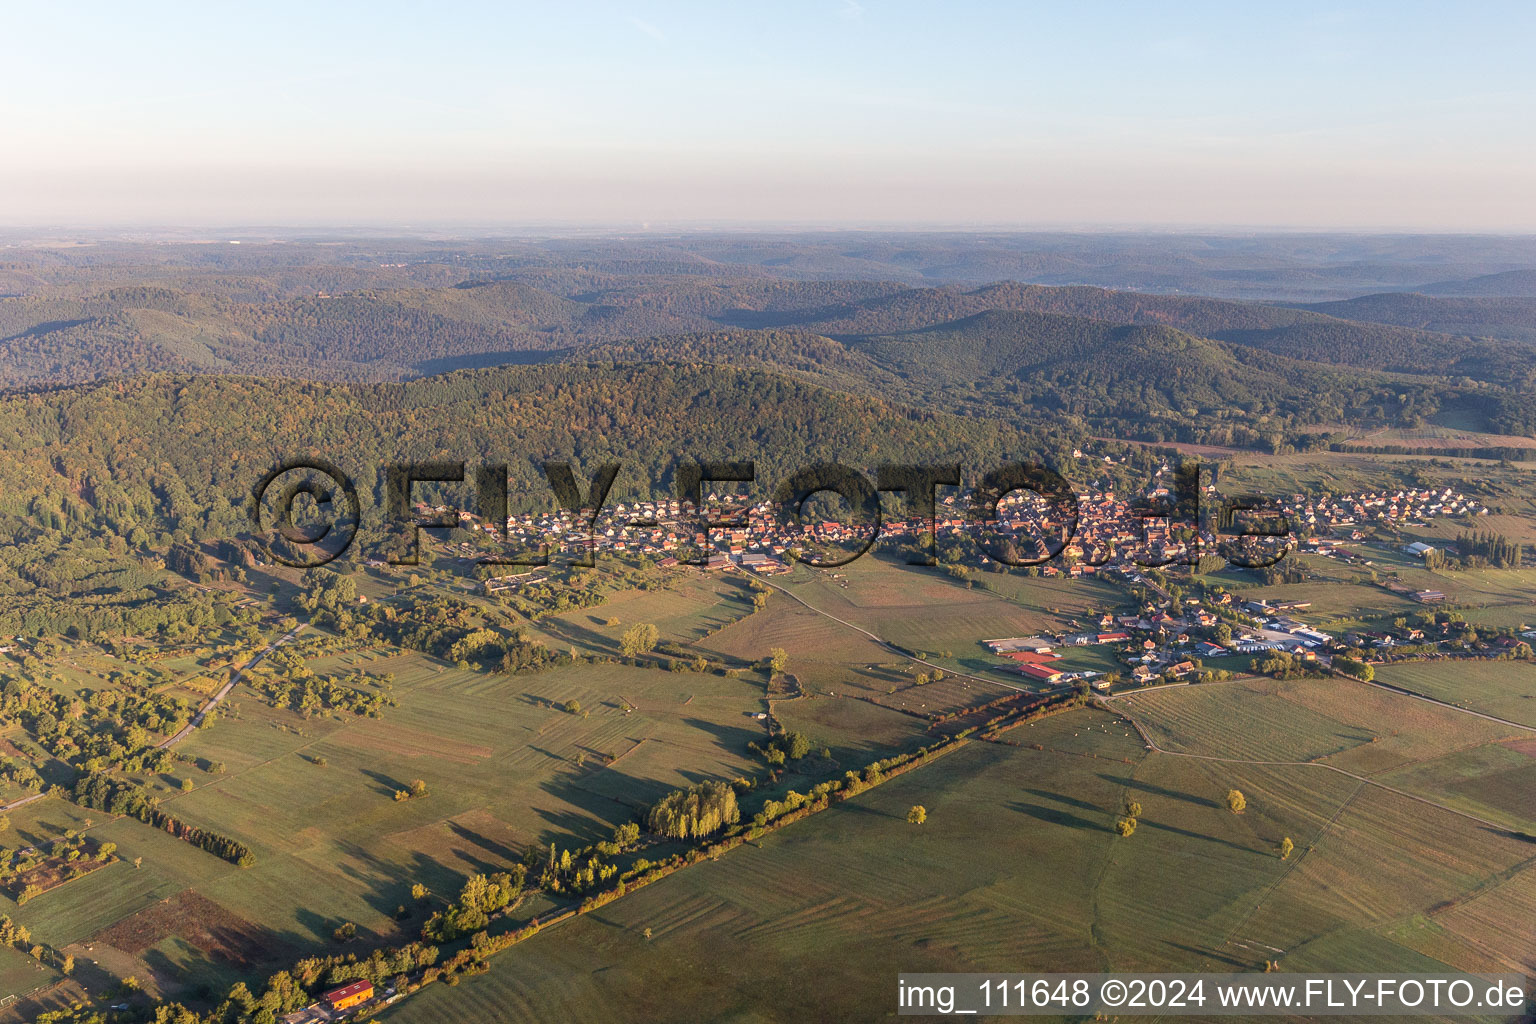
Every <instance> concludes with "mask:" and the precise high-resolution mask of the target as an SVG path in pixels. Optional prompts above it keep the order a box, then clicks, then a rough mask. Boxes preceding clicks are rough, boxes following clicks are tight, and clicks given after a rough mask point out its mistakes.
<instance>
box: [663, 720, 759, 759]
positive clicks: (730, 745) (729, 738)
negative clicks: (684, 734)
mask: <svg viewBox="0 0 1536 1024" xmlns="http://www.w3.org/2000/svg"><path fill="white" fill-rule="evenodd" d="M683 724H684V725H686V726H687V727H688V728H690V729H696V730H698V731H699V732H702V733H705V734H706V735H709V736H713V737H714V738H715V740H716V742H718V743H719V744H720V746H721V747H723V748H724V749H726V750H729V751H731V752H732V753H735V754H743V755H744V754H746V752H747V744H748V743H752V742H755V741H760V740H762V739H763V729H762V726H757V727H756V728H751V729H747V728H743V727H741V726H739V725H729V724H726V723H723V722H710V721H706V720H704V719H702V718H685V719H683Z"/></svg>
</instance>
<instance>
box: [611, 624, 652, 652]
mask: <svg viewBox="0 0 1536 1024" xmlns="http://www.w3.org/2000/svg"><path fill="white" fill-rule="evenodd" d="M660 639H661V633H660V632H659V631H658V630H657V629H656V627H655V626H653V625H651V624H650V623H649V622H637V623H635V624H634V625H633V626H630V627H629V628H628V629H626V630H625V631H624V635H623V636H622V637H620V638H619V652H620V653H621V654H623V655H624V657H626V658H638V657H639V656H640V655H642V654H647V653H649V652H650V651H653V650H655V649H656V644H657V642H658V641H659V640H660Z"/></svg>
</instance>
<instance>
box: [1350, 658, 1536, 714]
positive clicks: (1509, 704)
mask: <svg viewBox="0 0 1536 1024" xmlns="http://www.w3.org/2000/svg"><path fill="white" fill-rule="evenodd" d="M1376 678H1377V679H1378V680H1380V681H1381V682H1383V683H1390V684H1391V685H1393V686H1401V687H1402V688H1403V689H1405V690H1412V691H1413V692H1414V693H1422V694H1424V695H1425V696H1426V697H1433V698H1434V699H1436V700H1440V701H1445V702H1446V703H1447V704H1454V705H1456V706H1457V707H1461V708H1469V709H1471V710H1473V711H1481V712H1483V713H1484V714H1488V715H1493V716H1494V717H1496V718H1504V719H1507V720H1509V721H1511V722H1519V723H1520V724H1521V725H1528V726H1531V727H1533V728H1536V665H1532V664H1531V663H1530V662H1524V661H1484V660H1479V661H1452V662H1447V661H1423V662H1406V663H1403V664H1398V665H1382V666H1380V667H1378V668H1377V670H1376Z"/></svg>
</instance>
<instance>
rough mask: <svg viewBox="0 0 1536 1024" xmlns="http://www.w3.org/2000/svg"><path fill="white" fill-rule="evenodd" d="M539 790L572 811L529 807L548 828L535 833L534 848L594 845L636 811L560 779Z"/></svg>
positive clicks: (614, 800)
mask: <svg viewBox="0 0 1536 1024" xmlns="http://www.w3.org/2000/svg"><path fill="white" fill-rule="evenodd" d="M539 788H540V789H542V790H543V791H544V792H546V793H548V794H550V795H551V796H553V797H555V798H556V799H557V800H559V801H560V802H562V803H565V804H569V805H570V806H571V807H572V808H575V809H574V810H557V809H554V808H548V807H530V808H529V810H531V811H533V812H534V813H535V814H537V815H538V816H539V817H540V818H542V819H544V821H545V822H547V823H548V825H549V827H548V828H546V829H544V830H542V831H540V832H539V838H538V844H539V846H540V847H547V846H548V845H549V844H550V843H557V844H559V845H562V846H570V845H580V844H582V843H595V842H597V841H599V840H602V839H607V838H608V835H609V833H610V832H611V831H612V829H613V826H614V825H616V824H621V823H622V822H625V821H629V820H630V819H632V818H633V817H634V816H635V814H636V813H637V811H638V810H639V808H637V807H633V806H630V805H629V804H627V803H625V802H623V801H620V800H616V799H614V798H612V797H607V796H603V795H602V794H600V793H594V792H592V791H591V790H588V789H584V788H582V787H581V786H578V785H576V784H574V783H573V782H569V781H566V780H564V779H559V778H555V779H548V780H546V781H544V782H541V783H539Z"/></svg>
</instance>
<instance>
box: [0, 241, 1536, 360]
mask: <svg viewBox="0 0 1536 1024" xmlns="http://www.w3.org/2000/svg"><path fill="white" fill-rule="evenodd" d="M623 266H624V264H623V263H622V261H620V262H618V263H615V262H614V261H613V260H596V261H592V262H591V263H590V264H589V263H585V262H580V263H574V264H573V265H571V266H565V267H550V266H515V265H506V264H505V263H503V262H496V263H486V262H483V261H446V262H445V263H444V264H443V265H435V264H427V263H423V264H416V265H412V266H410V267H398V268H395V269H390V270H386V269H379V268H375V269H373V270H368V271H364V270H362V269H357V268H338V267H314V268H300V267H295V266H289V265H278V266H274V267H272V268H270V269H269V273H270V279H267V278H263V277H262V275H261V274H260V273H258V272H257V271H255V270H252V269H251V268H249V267H245V266H243V265H242V272H241V273H239V274H228V273H219V274H213V275H207V276H203V277H199V276H198V275H196V274H194V273H192V272H191V271H190V270H189V269H188V268H180V267H176V268H170V269H158V268H157V269H155V271H154V273H153V274H151V273H150V271H149V270H145V273H146V275H147V276H152V277H153V278H154V279H153V280H146V281H142V282H139V283H128V282H126V281H125V280H123V278H124V277H125V276H127V275H128V271H127V270H125V269H123V268H115V267H110V266H109V267H102V268H94V267H93V268H86V269H80V270H77V271H75V272H74V273H73V276H71V277H70V278H69V283H68V284H67V285H50V284H49V282H48V280H47V279H46V278H45V277H42V276H40V275H38V274H33V275H23V274H21V273H20V272H19V271H12V272H10V276H9V278H8V279H10V280H13V284H14V286H15V287H16V288H17V289H18V292H17V293H16V294H12V295H9V296H0V380H3V382H4V383H5V384H8V385H10V386H13V387H15V386H28V385H40V384H57V383H74V382H79V381H85V380H94V379H103V378H110V377H117V376H127V375H133V374H138V373H157V372H181V373H213V374H260V375H273V376H287V377H304V378H309V379H314V380H334V381H380V380H403V379H409V378H411V377H415V376H421V375H425V374H433V373H441V372H445V371H450V370H454V369H461V368H466V367H476V366H491V365H499V364H504V363H528V362H541V361H552V360H563V359H567V358H569V357H570V356H572V355H573V354H579V353H580V352H582V351H583V350H585V349H589V348H593V347H605V346H612V351H613V352H616V353H617V352H619V351H620V349H624V348H627V349H628V352H627V353H626V354H625V355H624V358H627V359H634V358H637V357H638V355H639V354H640V353H646V352H648V353H653V354H654V353H656V352H659V351H661V350H662V349H663V348H665V346H663V345H660V344H659V343H657V342H656V339H664V338H675V337H680V336H688V337H694V338H703V337H710V336H713V337H714V338H715V342H714V344H715V348H716V350H717V352H718V353H719V354H720V356H721V357H722V358H723V361H729V358H730V355H731V354H730V353H729V352H726V351H725V350H724V349H722V348H720V344H719V343H720V341H721V340H722V339H724V338H726V337H730V338H733V339H737V340H739V341H741V342H742V343H743V346H744V347H743V349H742V355H743V357H745V358H749V359H750V360H752V361H753V362H758V363H760V362H762V361H763V360H764V358H765V355H766V353H767V349H768V348H772V347H774V346H777V345H779V344H780V341H781V340H782V336H781V337H780V338H772V337H770V338H766V339H756V338H755V337H754V335H753V334H751V333H750V332H756V331H781V332H795V333H801V334H810V335H817V336H827V337H831V338H833V339H837V340H839V341H844V342H847V343H849V344H850V345H852V346H855V347H857V345H858V343H859V342H860V339H867V338H871V337H875V336H880V337H886V336H893V335H898V334H903V333H906V332H911V331H915V330H920V329H924V328H933V327H939V326H942V325H945V324H950V323H955V322H959V321H965V320H968V319H969V318H973V317H976V316H978V315H981V314H986V313H990V312H996V311H1007V312H1014V313H1030V314H1055V315H1059V316H1065V317H1076V318H1082V319H1089V320H1095V321H1101V322H1104V323H1107V324H1114V325H1133V326H1162V327H1170V328H1175V329H1177V330H1178V331H1180V332H1182V333H1183V334H1186V335H1191V336H1195V337H1200V338H1208V339H1215V340H1218V341H1226V342H1230V343H1232V344H1234V345H1240V346H1243V347H1246V348H1249V349H1261V350H1263V351H1266V352H1270V353H1274V354H1276V355H1281V356H1287V357H1291V358H1295V359H1303V360H1308V361H1311V362H1314V363H1320V364H1326V365H1334V366H1348V367H1354V368H1361V369H1380V370H1388V371H1391V372H1395V373H1403V374H1414V375H1418V376H1422V377H1433V378H1437V379H1443V378H1447V377H1467V378H1471V379H1473V380H1478V381H1483V382H1485V383H1488V384H1493V385H1496V386H1499V387H1506V388H1513V389H1516V390H1519V389H1529V388H1531V387H1532V386H1536V346H1533V345H1530V344H1523V343H1522V342H1525V341H1529V340H1530V338H1529V337H1528V336H1527V335H1530V334H1536V327H1532V326H1531V324H1530V319H1529V317H1530V314H1531V312H1532V309H1533V308H1536V307H1532V306H1531V305H1530V302H1531V301H1532V300H1514V299H1509V300H1452V299H1430V298H1426V297H1413V296H1401V297H1395V298H1394V297H1392V296H1390V295H1388V296H1382V295H1376V296H1368V297H1365V298H1361V299H1356V300H1351V301H1350V302H1348V303H1343V304H1329V305H1326V306H1319V307H1316V308H1315V309H1303V308H1289V307H1282V306H1275V305H1264V304H1259V303H1247V302H1232V301H1224V300H1219V299H1210V298H1200V297H1196V296H1187V295H1150V294H1142V293H1138V292H1128V291H1114V290H1108V289H1104V288H1096V287H1080V286H1074V287H1049V286H1043V285H1032V284H1020V283H1016V282H1002V283H995V284H989V285H985V286H981V287H971V286H953V285H950V286H941V287H912V286H909V285H904V284H901V283H893V282H889V281H878V280H825V279H817V280H792V279H784V278H773V277H769V276H765V274H764V271H763V268H762V267H753V268H747V267H743V268H740V269H739V270H736V271H733V270H732V269H731V268H730V267H726V266H711V267H710V268H709V269H710V271H711V273H708V274H704V273H700V272H699V271H700V270H702V269H703V268H702V267H700V266H698V265H693V266H692V267H691V269H692V270H693V271H694V272H693V273H681V272H679V268H677V267H670V266H665V265H663V266H653V265H652V264H651V263H649V262H645V263H643V264H640V268H641V269H640V270H639V271H637V272H631V273H624V272H622V268H623ZM389 275H393V276H389ZM477 275H480V276H477ZM487 275H489V276H487ZM98 278H99V280H100V282H101V283H100V285H99V286H98V287H92V282H93V281H94V280H97V279H98ZM384 280H388V281H392V282H394V286H393V287H379V286H378V282H380V281H384ZM327 282H330V284H327ZM305 284H309V285H310V286H311V287H313V288H314V290H313V291H310V292H308V293H307V294H295V292H296V291H299V290H300V289H301V288H302V287H303V286H304V285H305ZM333 286H334V287H336V288H337V289H338V290H337V291H334V292H333V291H329V290H326V289H327V288H328V287H333ZM1437 304H1438V305H1437ZM1330 314H1333V315H1330ZM724 332H729V333H724ZM1463 335H1474V336H1475V337H1467V336H1463ZM1127 336H1129V335H1127ZM578 358H579V355H578ZM840 358H841V357H840ZM835 369H839V370H841V369H846V367H843V368H835Z"/></svg>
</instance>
